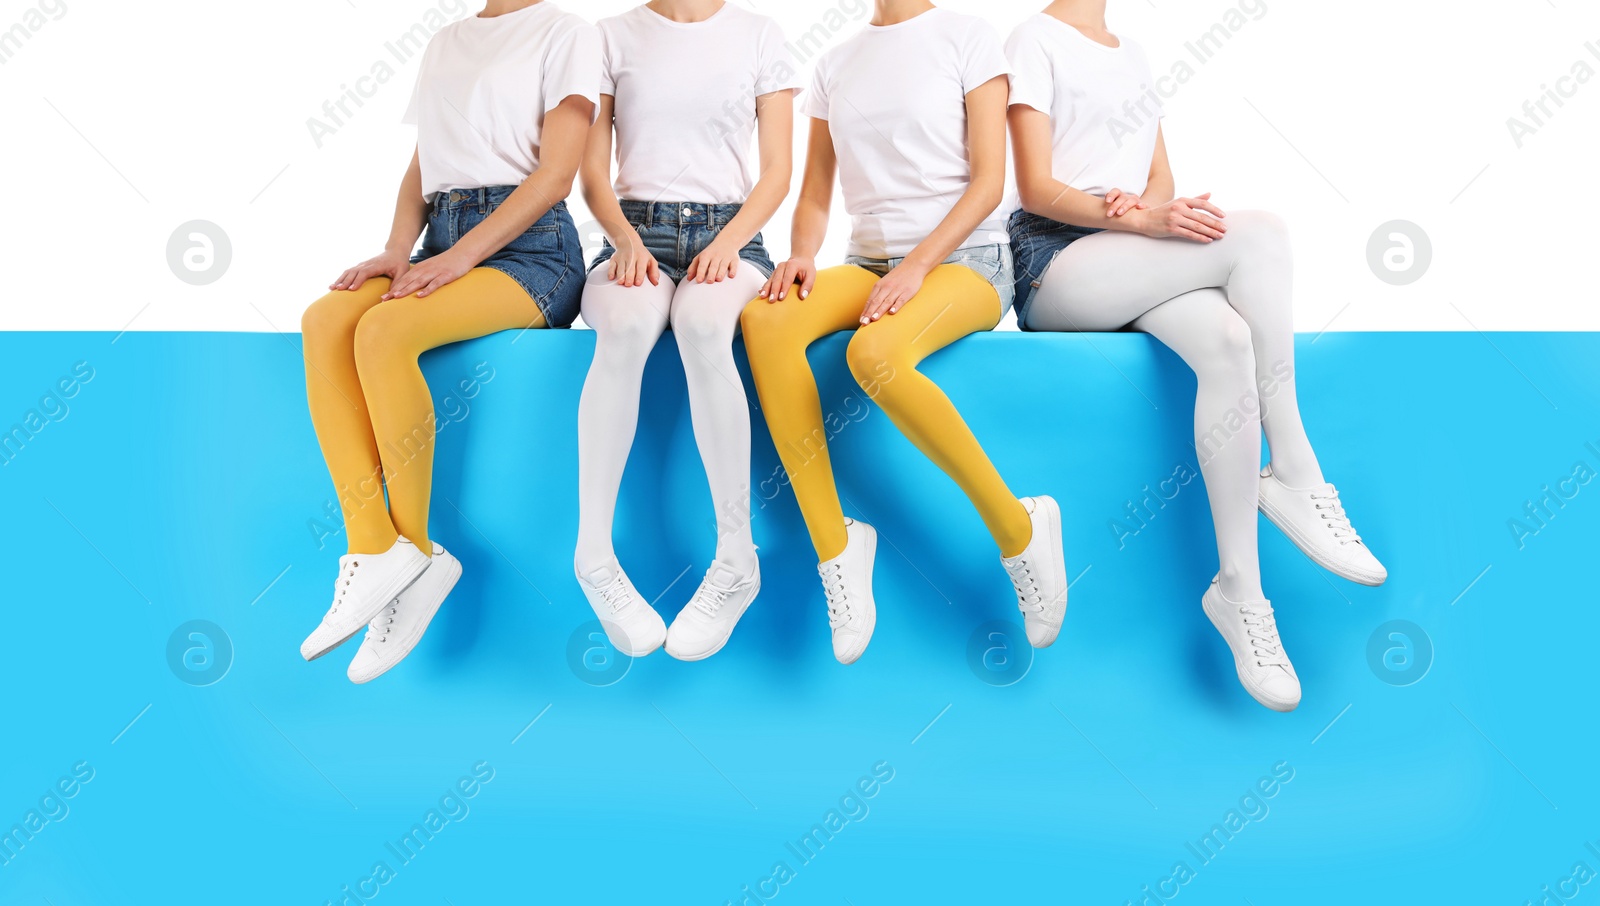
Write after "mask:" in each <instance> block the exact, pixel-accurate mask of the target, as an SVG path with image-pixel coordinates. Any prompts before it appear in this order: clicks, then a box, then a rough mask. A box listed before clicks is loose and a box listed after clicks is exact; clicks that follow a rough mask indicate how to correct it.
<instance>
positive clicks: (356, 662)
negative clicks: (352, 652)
mask: <svg viewBox="0 0 1600 906" xmlns="http://www.w3.org/2000/svg"><path fill="white" fill-rule="evenodd" d="M391 666H392V665H391V664H389V663H387V662H385V661H384V660H383V658H381V657H379V655H378V653H377V652H376V651H375V650H373V649H371V648H369V647H367V646H365V645H363V646H361V650H360V651H357V652H356V656H355V658H354V659H353V660H351V661H350V669H348V670H346V671H345V675H346V676H348V677H349V678H350V681H351V682H352V683H366V682H371V681H372V680H374V679H377V678H378V677H379V676H382V675H383V674H384V673H385V672H387V671H388V669H389V668H390V667H391Z"/></svg>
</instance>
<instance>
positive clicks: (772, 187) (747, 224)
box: [686, 89, 794, 283]
mask: <svg viewBox="0 0 1600 906" xmlns="http://www.w3.org/2000/svg"><path fill="white" fill-rule="evenodd" d="M756 130H757V133H756V134H757V141H758V143H759V145H760V153H761V175H760V176H759V177H757V178H756V184H755V187H754V188H752V189H751V190H750V197H749V198H747V199H745V202H744V206H743V207H741V208H740V209H739V213H738V214H735V215H734V218H733V219H732V220H730V221H729V222H728V225H727V226H725V227H723V228H722V232H720V233H718V234H717V238H716V240H715V241H713V242H712V243H711V245H709V246H707V247H706V249H705V251H703V252H701V253H700V254H698V255H696V256H695V259H694V260H693V261H691V262H689V270H688V272H687V274H686V278H687V279H689V280H693V281H695V282H697V283H706V282H721V281H722V280H723V279H725V278H727V277H732V276H733V275H734V274H735V273H736V272H737V270H738V267H739V250H740V249H742V248H744V247H745V245H746V244H747V243H749V242H750V240H751V239H754V238H755V235H756V234H757V233H759V232H761V228H762V227H763V226H766V223H767V221H768V220H771V219H772V215H773V214H775V213H777V211H778V205H780V204H783V199H784V198H785V197H786V196H788V194H789V184H790V182H792V181H793V179H794V92H793V91H790V90H788V89H785V90H783V91H774V92H771V93H770V94H763V95H761V96H759V97H757V98H756Z"/></svg>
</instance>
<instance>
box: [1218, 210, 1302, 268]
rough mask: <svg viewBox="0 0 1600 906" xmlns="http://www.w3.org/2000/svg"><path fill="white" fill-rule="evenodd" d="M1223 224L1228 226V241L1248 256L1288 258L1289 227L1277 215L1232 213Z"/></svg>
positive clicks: (1250, 212)
mask: <svg viewBox="0 0 1600 906" xmlns="http://www.w3.org/2000/svg"><path fill="white" fill-rule="evenodd" d="M1225 222H1226V223H1227V225H1228V241H1230V242H1236V243H1238V245H1240V246H1243V247H1245V248H1246V249H1248V250H1249V252H1248V253H1249V254H1255V255H1273V256H1278V257H1283V258H1287V257H1289V255H1290V246H1289V225H1288V224H1286V223H1284V221H1283V218H1282V217H1279V216H1278V215H1277V214H1273V213H1271V212H1270V211H1233V212H1230V213H1229V214H1228V218H1227V220H1226V221H1225Z"/></svg>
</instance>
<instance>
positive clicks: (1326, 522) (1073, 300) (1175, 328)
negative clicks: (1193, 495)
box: [1006, 0, 1387, 711]
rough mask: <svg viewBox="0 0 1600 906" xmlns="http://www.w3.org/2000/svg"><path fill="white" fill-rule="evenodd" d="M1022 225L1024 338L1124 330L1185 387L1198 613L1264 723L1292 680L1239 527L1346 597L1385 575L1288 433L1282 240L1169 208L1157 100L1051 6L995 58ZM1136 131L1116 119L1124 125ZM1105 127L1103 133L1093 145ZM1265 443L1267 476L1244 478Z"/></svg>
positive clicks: (1108, 49) (1096, 22) (1217, 211)
mask: <svg viewBox="0 0 1600 906" xmlns="http://www.w3.org/2000/svg"><path fill="white" fill-rule="evenodd" d="M1006 49H1007V53H1008V55H1009V56H1010V58H1011V64H1012V67H1013V76H1012V94H1011V104H1012V107H1011V116H1010V118H1011V129H1012V138H1013V149H1014V152H1015V155H1016V162H1017V183H1018V189H1019V192H1020V195H1021V199H1022V205H1023V210H1022V211H1019V212H1017V214H1015V215H1013V218H1012V222H1011V233H1012V247H1013V252H1014V255H1015V258H1016V267H1017V274H1018V287H1017V289H1018V293H1017V305H1018V320H1019V322H1020V323H1021V325H1022V327H1023V329H1025V330H1053V331H1104V330H1120V329H1123V328H1126V327H1130V326H1131V327H1132V328H1133V329H1136V330H1141V331H1144V332H1146V333H1149V334H1151V335H1152V336H1154V337H1156V338H1157V339H1159V340H1161V341H1162V342H1163V343H1165V344H1166V345H1167V346H1169V347H1171V348H1172V349H1173V351H1175V352H1177V353H1178V355H1179V356H1181V357H1182V358H1183V360H1184V361H1185V362H1186V363H1188V365H1189V366H1190V367H1191V368H1193V369H1194V372H1195V374H1196V376H1197V378H1198V391H1197V395H1196V400H1195V412H1194V429H1195V448H1196V451H1197V455H1198V456H1199V459H1200V468H1201V473H1202V474H1203V475H1204V477H1205V482H1206V491H1207V495H1208V496H1209V498H1210V500H1211V511H1212V519H1213V522H1214V524H1215V527H1216V533H1217V553H1218V560H1219V562H1220V570H1219V573H1218V576H1217V577H1216V579H1214V580H1213V582H1212V585H1211V587H1210V588H1209V589H1208V590H1207V591H1206V593H1205V595H1204V597H1203V598H1202V602H1201V603H1202V605H1203V606H1204V608H1205V611H1206V613H1207V615H1208V616H1209V617H1210V618H1211V621H1212V623H1213V624H1214V625H1215V626H1216V627H1217V629H1218V631H1219V632H1221V634H1222V636H1223V638H1224V639H1226V640H1227V642H1228V644H1229V647H1230V648H1231V649H1232V651H1233V654H1234V663H1235V667H1236V668H1237V672H1238V674H1239V679H1240V682H1241V683H1242V684H1243V685H1244V686H1245V688H1246V689H1247V690H1248V691H1249V692H1250V693H1251V695H1252V696H1254V697H1255V698H1256V699H1257V700H1258V701H1260V702H1261V703H1262V704H1264V705H1266V706H1268V707H1270V708H1273V709H1276V710H1280V711H1287V710H1290V709H1292V708H1294V707H1295V706H1296V705H1297V704H1298V703H1299V701H1300V682H1299V678H1298V677H1297V676H1296V674H1295V672H1294V667H1293V665H1292V664H1291V663H1290V662H1289V658H1288V655H1287V654H1286V653H1285V651H1284V648H1283V643H1282V641H1281V639H1280V638H1279V635H1278V630H1277V625H1276V618H1275V616H1274V613H1273V610H1272V605H1271V604H1270V603H1269V602H1268V601H1267V599H1266V595H1265V594H1264V593H1263V591H1262V587H1261V569H1260V563H1259V558H1258V555H1257V544H1256V541H1257V538H1256V518H1257V517H1256V511H1257V509H1258V508H1259V509H1260V510H1261V511H1262V512H1263V513H1265V514H1266V515H1267V517H1268V518H1269V519H1270V520H1271V521H1272V522H1273V523H1274V524H1276V525H1277V526H1278V527H1279V528H1281V529H1283V531H1284V532H1285V533H1286V534H1287V535H1288V536H1289V537H1290V539H1291V540H1293V541H1294V542H1295V544H1296V545H1297V546H1299V547H1300V549H1301V550H1302V551H1304V552H1305V553H1306V554H1307V555H1308V556H1309V557H1311V559H1312V560H1313V561H1315V562H1317V563H1318V564H1320V565H1322V566H1324V567H1326V568H1328V569H1329V570H1331V571H1333V572H1334V573H1336V574H1338V575H1340V576H1343V577H1345V578H1347V579H1351V580H1352V581H1356V582H1361V583H1364V584H1367V585H1377V584H1380V583H1382V582H1383V581H1384V579H1385V578H1386V577H1387V573H1386V572H1385V570H1384V568H1383V566H1382V565H1381V564H1380V563H1379V562H1378V561H1377V559H1376V558H1375V557H1373V555H1372V553H1371V552H1370V551H1369V550H1368V549H1367V547H1366V545H1364V544H1363V543H1362V542H1361V538H1360V536H1359V535H1357V534H1356V532H1355V530H1354V528H1353V527H1352V526H1351V524H1350V521H1349V519H1348V517H1346V516H1345V513H1344V509H1343V506H1342V505H1341V504H1340V501H1339V496H1338V491H1337V490H1335V489H1334V487H1333V485H1331V484H1328V483H1327V482H1326V480H1325V479H1324V478H1323V475H1322V468H1321V466H1320V465H1319V463H1318V462H1317V456H1316V453H1315V452H1313V450H1312V448H1311V442H1310V440H1309V439H1307V437H1306V432H1305V427H1304V426H1303V425H1302V424H1301V421H1300V408H1299V403H1298V400H1297V394H1296V377H1297V375H1296V373H1295V366H1294V325H1293V308H1292V305H1291V294H1292V289H1293V282H1294V281H1293V277H1294V265H1293V256H1292V253H1291V250H1290V245H1289V238H1288V233H1287V230H1286V229H1285V227H1284V225H1283V222H1282V221H1281V220H1279V219H1278V218H1277V217H1276V216H1274V215H1272V214H1267V213H1263V212H1258V211H1236V212H1233V213H1227V212H1224V211H1223V210H1222V209H1221V208H1219V207H1217V206H1216V205H1215V204H1213V203H1212V201H1211V197H1210V195H1202V196H1199V197H1196V198H1175V197H1174V192H1173V180H1172V171H1171V168H1170V166H1169V164H1168V161H1167V152H1166V146H1165V143H1164V141H1163V139H1162V134H1161V126H1160V116H1161V108H1160V99H1159V98H1158V97H1157V96H1156V95H1155V94H1154V93H1152V92H1150V91H1149V88H1148V86H1150V85H1152V84H1154V83H1155V80H1154V79H1153V78H1152V77H1151V74H1150V68H1149V63H1148V62H1147V60H1146V59H1145V56H1144V53H1143V51H1142V50H1140V48H1139V47H1138V45H1136V44H1134V43H1133V42H1131V41H1129V40H1127V39H1125V38H1121V37H1119V36H1117V35H1113V34H1112V33H1111V32H1110V31H1108V30H1107V29H1106V26H1105V0H1056V2H1054V3H1051V4H1050V6H1048V7H1047V8H1046V9H1045V10H1044V12H1042V13H1039V14H1038V15H1036V16H1034V17H1032V18H1031V19H1029V20H1028V21H1026V22H1024V23H1023V24H1022V25H1021V26H1019V27H1018V28H1017V30H1016V31H1015V32H1014V33H1013V34H1012V36H1011V39H1010V41H1009V42H1008V43H1007V48H1006ZM1129 110H1137V111H1140V112H1141V114H1142V116H1140V117H1133V118H1131V119H1130V117H1129V114H1128V111H1129ZM1113 120H1115V121H1116V122H1117V123H1119V124H1121V128H1119V129H1108V128H1107V124H1108V123H1109V122H1112V121H1113ZM1263 429H1264V430H1265V433H1266V438H1267V444H1268V448H1269V450H1270V453H1271V458H1270V465H1269V466H1268V467H1267V468H1266V469H1262V470H1259V471H1258V468H1259V466H1260V462H1261V433H1262V430H1263Z"/></svg>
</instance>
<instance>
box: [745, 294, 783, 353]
mask: <svg viewBox="0 0 1600 906" xmlns="http://www.w3.org/2000/svg"><path fill="white" fill-rule="evenodd" d="M789 304H791V303H789V302H787V301H785V302H768V301H767V300H766V299H756V300H754V301H752V302H750V304H748V305H746V306H745V307H744V311H743V312H741V313H740V314H739V329H740V330H741V331H743V332H744V344H745V347H746V348H747V349H749V348H751V347H756V346H763V347H764V346H771V345H772V344H773V343H774V341H776V340H778V339H780V338H781V337H782V336H783V335H784V332H785V331H784V321H785V320H786V312H785V307H786V306H787V305H789Z"/></svg>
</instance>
